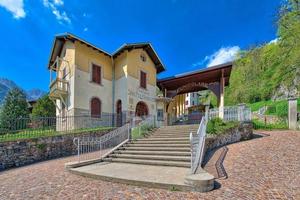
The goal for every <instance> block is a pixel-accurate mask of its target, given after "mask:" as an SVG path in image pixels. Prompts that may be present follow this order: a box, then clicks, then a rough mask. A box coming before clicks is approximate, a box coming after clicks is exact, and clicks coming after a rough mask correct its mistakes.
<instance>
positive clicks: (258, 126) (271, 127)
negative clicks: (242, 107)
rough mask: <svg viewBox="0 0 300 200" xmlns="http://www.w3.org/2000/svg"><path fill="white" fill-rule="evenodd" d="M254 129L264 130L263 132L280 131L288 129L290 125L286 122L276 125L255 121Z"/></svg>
mask: <svg viewBox="0 0 300 200" xmlns="http://www.w3.org/2000/svg"><path fill="white" fill-rule="evenodd" d="M252 122H253V128H254V129H262V130H276V129H277V130H280V129H288V125H287V123H286V122H279V123H275V124H265V123H264V122H261V121H259V120H257V119H253V120H252Z"/></svg>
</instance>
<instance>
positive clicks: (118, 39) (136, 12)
mask: <svg viewBox="0 0 300 200" xmlns="http://www.w3.org/2000/svg"><path fill="white" fill-rule="evenodd" d="M281 3H282V1H281V0H251V1H246V0H214V1H211V0H198V1H193V0H189V1H186V0H149V1H146V0H142V1H141V0H128V1H125V0H122V1H121V0H109V1H107V0H103V1H100V0H85V1H82V0H34V1H32V0H0V27H1V28H0V36H1V47H0V49H1V53H0V77H6V78H9V79H11V80H14V81H15V82H16V83H17V84H18V85H20V86H22V87H23V88H24V89H31V88H40V89H43V90H45V91H48V84H49V73H48V71H47V68H46V65H47V61H48V57H49V53H50V49H51V45H52V41H53V38H54V35H55V34H57V33H63V32H71V33H73V34H75V35H77V36H79V37H81V38H83V39H85V40H87V41H89V42H91V43H93V44H94V45H96V46H98V47H100V48H102V49H104V50H106V51H108V52H113V51H114V50H116V49H117V48H118V47H119V46H120V45H121V44H123V43H130V42H144V41H148V42H151V43H152V44H153V46H154V48H155V49H156V51H157V53H158V55H159V56H160V58H161V59H162V61H163V63H164V64H165V66H166V68H167V71H166V72H164V73H162V74H160V75H159V77H160V78H162V77H166V76H170V75H175V74H177V73H182V72H186V71H191V70H196V69H200V68H204V67H206V66H207V65H213V64H218V63H220V62H224V61H228V60H230V59H232V58H233V57H234V55H235V53H236V52H237V51H238V50H239V49H242V50H245V49H248V48H250V47H253V46H254V45H259V44H263V43H267V42H270V41H271V40H273V39H275V38H276V19H277V13H278V10H279V7H280V4H281Z"/></svg>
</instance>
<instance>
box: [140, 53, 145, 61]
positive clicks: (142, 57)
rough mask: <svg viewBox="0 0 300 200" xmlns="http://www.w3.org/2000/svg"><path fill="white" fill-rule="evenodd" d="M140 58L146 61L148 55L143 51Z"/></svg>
mask: <svg viewBox="0 0 300 200" xmlns="http://www.w3.org/2000/svg"><path fill="white" fill-rule="evenodd" d="M140 58H141V60H142V61H143V62H146V55H145V54H143V53H141V55H140Z"/></svg>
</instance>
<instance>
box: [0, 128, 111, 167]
mask: <svg viewBox="0 0 300 200" xmlns="http://www.w3.org/2000/svg"><path fill="white" fill-rule="evenodd" d="M109 131H110V130H105V131H95V132H89V133H82V134H80V133H76V134H65V135H59V136H50V137H41V138H34V139H24V140H19V141H12V142H1V143H0V171H1V170H4V169H8V168H12V167H19V166H23V165H27V164H31V163H34V162H38V161H42V160H48V159H53V158H59V157H64V156H70V155H75V154H76V152H77V148H76V146H75V145H74V144H73V139H74V138H75V137H84V136H89V137H99V136H102V135H104V134H106V133H108V132H109Z"/></svg>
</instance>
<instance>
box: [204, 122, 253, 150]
mask: <svg viewBox="0 0 300 200" xmlns="http://www.w3.org/2000/svg"><path fill="white" fill-rule="evenodd" d="M252 137H253V125H252V122H243V123H240V124H239V126H238V127H235V128H231V129H228V130H227V131H226V133H223V134H220V135H207V137H206V139H205V148H206V151H209V150H212V149H214V148H217V147H221V146H224V145H227V144H231V143H235V142H239V141H242V140H248V139H251V138H252Z"/></svg>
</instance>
